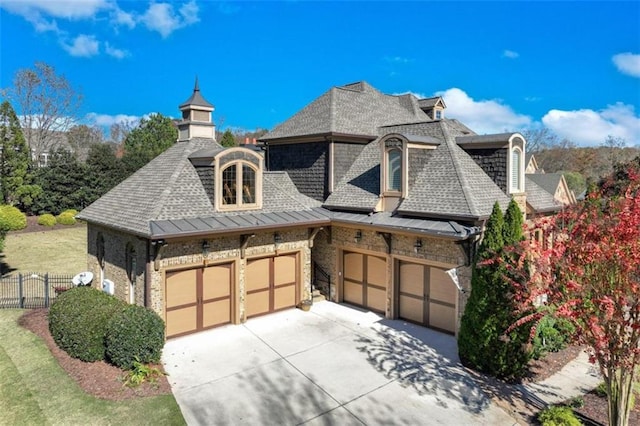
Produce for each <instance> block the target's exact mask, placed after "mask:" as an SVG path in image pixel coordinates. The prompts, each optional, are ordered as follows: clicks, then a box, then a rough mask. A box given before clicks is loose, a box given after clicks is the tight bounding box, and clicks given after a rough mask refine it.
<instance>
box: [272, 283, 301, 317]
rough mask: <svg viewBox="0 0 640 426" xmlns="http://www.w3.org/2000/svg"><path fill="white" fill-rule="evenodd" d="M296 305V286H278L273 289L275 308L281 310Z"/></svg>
mask: <svg viewBox="0 0 640 426" xmlns="http://www.w3.org/2000/svg"><path fill="white" fill-rule="evenodd" d="M294 306H296V286H295V285H288V286H284V287H277V288H275V289H274V291H273V309H274V310H276V311H277V310H279V309H284V308H292V307H294Z"/></svg>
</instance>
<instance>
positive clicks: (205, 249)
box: [202, 240, 211, 257]
mask: <svg viewBox="0 0 640 426" xmlns="http://www.w3.org/2000/svg"><path fill="white" fill-rule="evenodd" d="M210 248H211V246H210V245H209V241H207V240H204V241H202V255H203V256H205V257H206V256H207V255H208V254H209V249H210Z"/></svg>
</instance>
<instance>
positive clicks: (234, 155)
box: [189, 146, 264, 212]
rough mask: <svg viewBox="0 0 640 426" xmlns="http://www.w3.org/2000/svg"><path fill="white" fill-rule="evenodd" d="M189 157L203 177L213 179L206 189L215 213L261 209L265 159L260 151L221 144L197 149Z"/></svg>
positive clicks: (208, 179)
mask: <svg viewBox="0 0 640 426" xmlns="http://www.w3.org/2000/svg"><path fill="white" fill-rule="evenodd" d="M189 160H190V161H191V163H192V164H193V165H194V167H196V169H198V170H199V172H198V174H199V175H200V176H201V179H205V180H207V181H209V182H211V181H212V183H213V185H212V187H210V188H209V189H208V190H207V191H208V192H210V194H209V197H210V198H211V199H212V200H211V201H212V204H213V206H214V209H215V211H216V212H226V211H242V210H258V209H261V208H262V173H263V170H264V159H263V157H262V155H261V154H260V153H258V152H256V151H254V150H252V149H247V148H242V147H234V148H222V147H219V146H218V147H212V148H206V149H203V150H200V151H196V152H194V153H193V154H191V155H190V156H189ZM205 171H206V173H205ZM205 186H207V185H205Z"/></svg>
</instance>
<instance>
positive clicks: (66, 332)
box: [49, 286, 127, 362]
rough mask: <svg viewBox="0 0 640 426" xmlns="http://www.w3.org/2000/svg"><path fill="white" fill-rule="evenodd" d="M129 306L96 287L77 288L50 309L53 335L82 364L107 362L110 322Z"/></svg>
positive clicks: (58, 298) (67, 292) (61, 346)
mask: <svg viewBox="0 0 640 426" xmlns="http://www.w3.org/2000/svg"><path fill="white" fill-rule="evenodd" d="M125 306H127V305H126V303H124V302H123V301H121V300H119V299H116V298H115V297H113V296H110V295H108V294H106V293H103V292H102V291H100V290H97V289H95V288H92V287H84V286H82V287H75V288H72V289H70V290H67V291H65V292H63V293H62V294H60V296H58V297H57V298H56V301H55V302H54V303H53V304H52V305H51V308H50V309H49V331H51V335H52V336H53V340H54V341H55V342H56V344H57V345H58V346H59V347H60V348H61V349H63V350H64V351H66V352H67V353H68V354H69V355H70V356H72V357H74V358H78V359H80V360H82V361H88V362H93V361H99V360H104V359H105V352H106V348H105V334H106V331H107V326H108V324H109V320H110V319H111V317H113V315H114V314H115V313H116V312H119V311H122V310H123V309H124V308H125Z"/></svg>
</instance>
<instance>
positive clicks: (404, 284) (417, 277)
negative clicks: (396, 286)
mask: <svg viewBox="0 0 640 426" xmlns="http://www.w3.org/2000/svg"><path fill="white" fill-rule="evenodd" d="M400 292H401V293H408V294H412V295H415V296H419V297H421V298H422V297H423V296H424V265H418V264H416V263H406V262H401V263H400Z"/></svg>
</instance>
